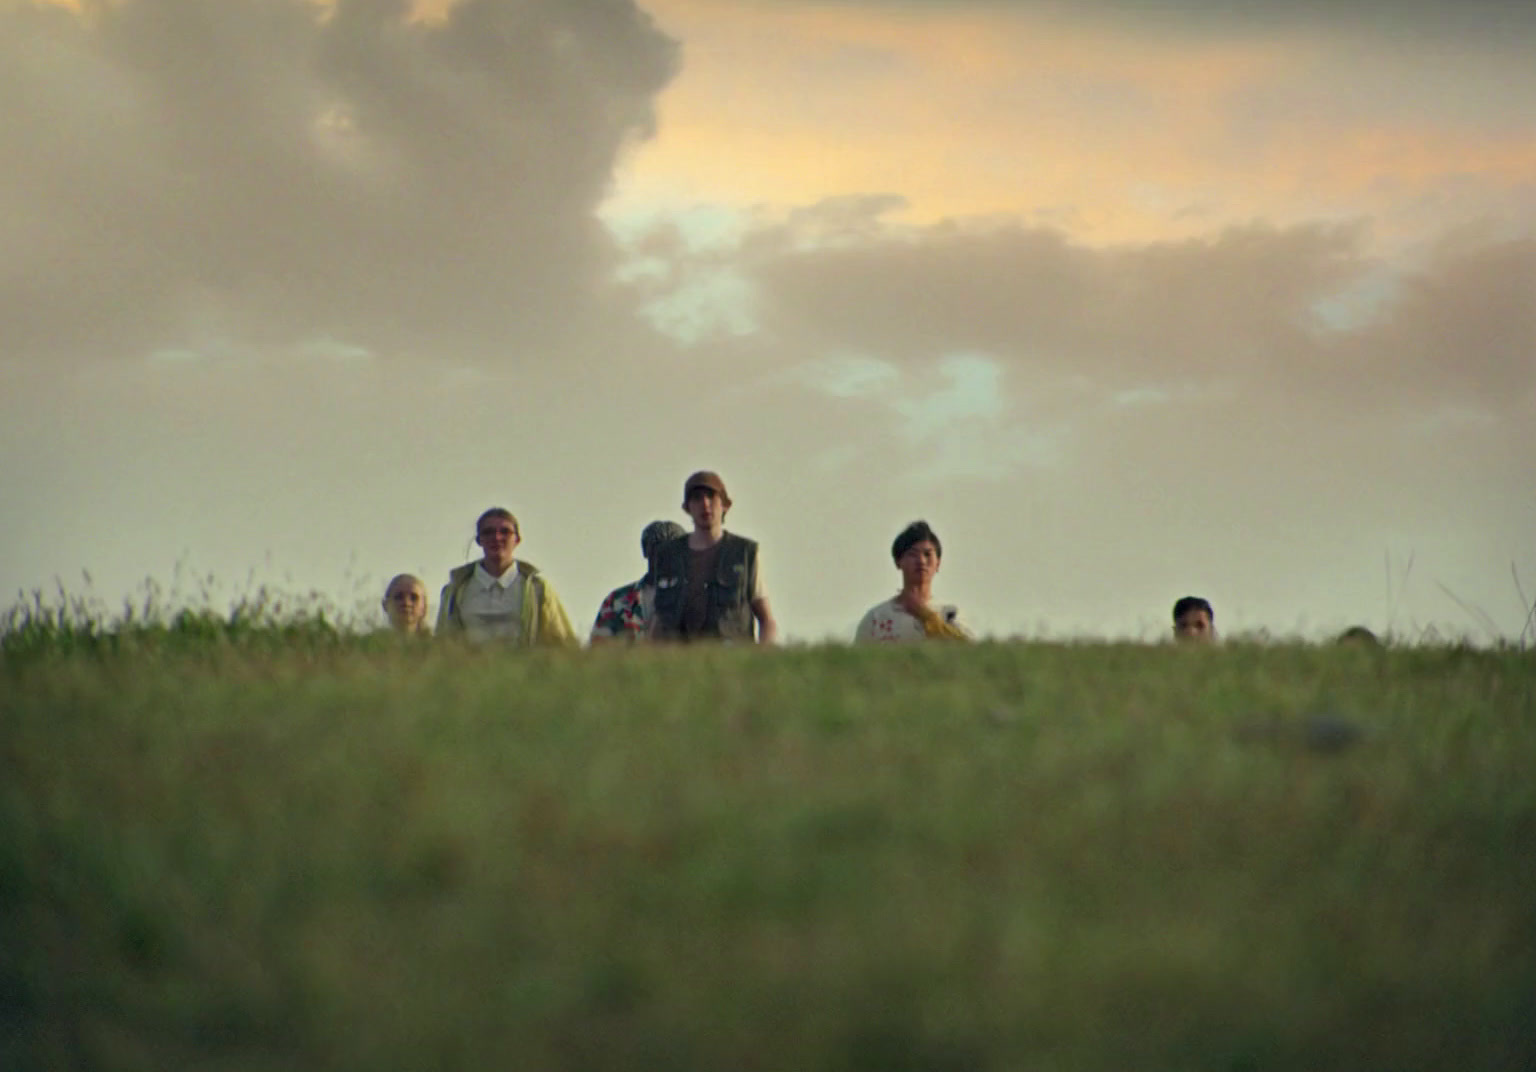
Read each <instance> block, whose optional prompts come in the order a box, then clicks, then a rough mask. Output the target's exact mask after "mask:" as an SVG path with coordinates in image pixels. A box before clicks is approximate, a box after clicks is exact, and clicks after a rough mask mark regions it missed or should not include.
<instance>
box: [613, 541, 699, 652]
mask: <svg viewBox="0 0 1536 1072" xmlns="http://www.w3.org/2000/svg"><path fill="white" fill-rule="evenodd" d="M687 535H688V530H687V529H685V528H683V526H681V525H679V524H678V523H677V522H676V521H652V522H651V523H650V524H649V525H647V526H645V528H644V529H642V530H640V555H641V557H642V558H644V559H645V565H646V570H645V576H644V577H641V578H640V579H639V580H638V581H635V582H634V583H633V584H626V585H624V586H623V587H622V588H615V589H614V590H613V591H611V592H609V593H608V597H607V598H606V599H604V600H603V602H602V605H601V606H599V607H598V608H597V620H596V621H594V622H593V623H592V643H593V644H603V643H607V642H609V641H613V640H630V641H635V640H644V639H645V637H646V633H647V632H648V631H649V629H650V619H651V607H652V605H653V604H654V603H655V600H656V578H655V577H654V576H653V574H652V572H651V568H650V566H651V558H652V556H653V555H655V553H656V549H657V548H658V547H660V546H661V545H662V544H664V543H666V542H667V541H669V540H680V539H682V538H683V537H684V536H687Z"/></svg>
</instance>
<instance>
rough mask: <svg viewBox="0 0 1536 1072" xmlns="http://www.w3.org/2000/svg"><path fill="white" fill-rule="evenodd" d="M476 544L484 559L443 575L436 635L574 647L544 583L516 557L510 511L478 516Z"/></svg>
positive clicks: (516, 533)
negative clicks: (445, 576) (446, 580)
mask: <svg viewBox="0 0 1536 1072" xmlns="http://www.w3.org/2000/svg"><path fill="white" fill-rule="evenodd" d="M475 542H476V543H477V544H479V545H480V547H481V550H483V551H484V552H485V553H484V555H483V556H482V557H481V558H480V560H479V561H477V562H469V563H466V564H465V565H462V566H460V567H458V568H457V569H455V570H452V571H451V572H450V573H449V574H448V583H447V584H446V585H444V586H443V594H442V598H441V599H440V600H439V601H438V606H437V635H438V636H440V637H452V636H458V637H462V638H464V639H467V640H472V641H475V642H477V643H478V642H483V641H492V640H494V641H501V642H503V643H509V644H516V645H520V646H523V647H531V646H532V645H535V644H538V645H541V646H551V647H570V648H574V647H577V646H579V644H580V642H579V641H578V640H577V639H576V631H575V630H574V629H572V628H571V620H570V618H568V617H567V616H566V613H565V607H564V606H563V605H562V604H561V603H560V597H559V596H558V595H557V594H555V589H554V586H553V585H552V584H550V582H549V579H548V578H547V577H545V576H544V574H543V573H541V572H539V568H538V567H537V566H535V565H533V563H531V562H525V561H523V560H522V559H520V558H517V557H515V554H514V552H516V550H517V545H518V544H519V543H521V542H522V529H521V528H520V526H519V525H518V523H517V518H516V517H514V516H512V511H510V510H507V509H505V508H503V507H500V506H493V507H491V508H490V509H489V510H487V511H486V512H485V513H483V514H481V515H480V517H479V519H478V520H476V522H475Z"/></svg>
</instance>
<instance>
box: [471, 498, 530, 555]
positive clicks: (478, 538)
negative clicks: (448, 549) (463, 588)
mask: <svg viewBox="0 0 1536 1072" xmlns="http://www.w3.org/2000/svg"><path fill="white" fill-rule="evenodd" d="M522 539H523V532H522V528H521V527H520V526H519V525H518V523H517V518H516V517H514V516H513V515H512V511H511V510H508V509H506V508H505V507H501V506H493V507H491V508H490V509H489V510H487V511H486V512H485V513H483V514H481V515H480V517H479V518H478V519H476V521H475V543H477V544H479V545H480V549H481V550H482V551H484V552H485V563H486V566H487V567H488V568H500V569H506V568H507V567H508V566H510V565H511V564H512V557H513V553H514V552H516V550H517V545H518V544H519V543H521V542H522Z"/></svg>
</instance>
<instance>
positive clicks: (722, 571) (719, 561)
mask: <svg viewBox="0 0 1536 1072" xmlns="http://www.w3.org/2000/svg"><path fill="white" fill-rule="evenodd" d="M730 508H731V496H730V495H729V493H727V492H726V490H725V481H723V480H721V479H720V474H718V473H713V472H709V471H708V470H701V471H700V472H697V473H694V474H693V475H692V476H690V477H689V478H688V479H687V480H685V481H684V482H683V509H684V510H685V511H686V512H687V514H688V516H689V518H690V519H691V520H692V521H693V531H692V532H691V533H689V534H688V535H687V536H684V537H682V538H680V539H676V540H668V541H667V542H665V543H663V544H662V545H661V546H660V547H658V548H657V549H656V555H655V558H654V559H653V560H652V562H651V572H652V574H653V575H654V576H655V578H656V605H655V611H654V614H653V620H652V624H651V637H652V638H653V639H656V640H681V641H693V640H734V641H742V640H744V641H751V640H753V639H754V637H755V639H756V640H757V642H758V643H759V644H772V643H774V641H775V640H777V639H778V635H779V626H778V623H777V622H776V621H775V620H774V617H773V608H772V607H770V606H769V604H768V593H767V589H766V588H764V586H763V564H762V556H761V554H760V553H759V551H758V547H757V541H755V540H749V539H747V538H746V537H745V536H737V535H736V534H735V533H731V532H726V531H725V515H726V513H727V512H728V511H729V510H730Z"/></svg>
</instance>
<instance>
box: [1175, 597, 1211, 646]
mask: <svg viewBox="0 0 1536 1072" xmlns="http://www.w3.org/2000/svg"><path fill="white" fill-rule="evenodd" d="M1173 635H1174V637H1175V639H1178V640H1188V641H1194V642H1203V641H1210V640H1215V639H1216V612H1215V611H1214V610H1212V609H1211V604H1210V603H1209V602H1208V601H1207V600H1205V599H1202V598H1201V597H1200V596H1185V597H1184V598H1182V599H1180V600H1179V601H1178V602H1176V603H1175V604H1174V605H1173Z"/></svg>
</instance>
